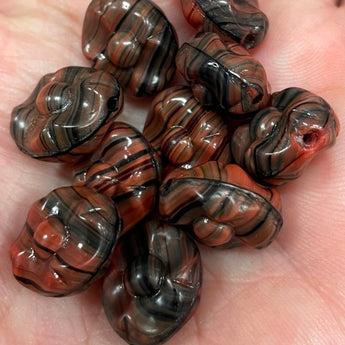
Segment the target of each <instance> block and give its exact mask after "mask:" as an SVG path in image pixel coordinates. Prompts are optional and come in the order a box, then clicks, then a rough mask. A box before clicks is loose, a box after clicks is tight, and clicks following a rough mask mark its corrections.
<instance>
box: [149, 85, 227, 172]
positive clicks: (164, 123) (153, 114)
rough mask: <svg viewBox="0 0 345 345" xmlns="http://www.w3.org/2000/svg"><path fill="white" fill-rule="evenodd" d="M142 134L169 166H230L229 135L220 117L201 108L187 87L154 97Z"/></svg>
mask: <svg viewBox="0 0 345 345" xmlns="http://www.w3.org/2000/svg"><path fill="white" fill-rule="evenodd" d="M143 134H144V136H145V138H146V139H147V140H148V141H149V142H150V144H151V145H152V147H153V148H154V149H155V150H156V151H157V152H158V154H159V155H161V156H162V160H163V161H164V162H166V163H167V164H169V165H171V166H180V165H182V166H184V167H187V168H190V167H193V166H195V165H199V164H203V163H206V162H207V161H209V160H218V161H219V163H220V164H227V163H229V162H230V146H229V134H228V129H227V126H226V124H225V123H224V121H223V119H222V117H221V115H219V114H218V113H216V112H215V111H212V110H208V109H205V108H204V107H202V106H201V105H200V103H199V102H198V101H197V100H196V99H195V98H194V97H193V93H192V90H191V89H190V88H189V87H186V86H174V87H171V88H168V89H166V90H164V91H162V92H161V93H159V94H158V95H157V96H156V97H155V99H154V100H153V102H152V106H151V109H150V111H149V115H148V118H147V120H146V123H145V127H144V131H143Z"/></svg>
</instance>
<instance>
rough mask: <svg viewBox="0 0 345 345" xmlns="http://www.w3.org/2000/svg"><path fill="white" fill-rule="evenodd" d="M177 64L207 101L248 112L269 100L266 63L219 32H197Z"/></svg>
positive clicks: (184, 45)
mask: <svg viewBox="0 0 345 345" xmlns="http://www.w3.org/2000/svg"><path fill="white" fill-rule="evenodd" d="M176 65H177V68H178V70H179V71H180V73H181V74H182V75H183V77H184V78H185V79H186V80H187V81H188V82H189V83H190V84H191V86H192V89H193V94H194V96H195V97H196V98H197V99H198V100H199V102H200V103H201V104H203V105H206V106H220V107H221V108H222V109H224V110H225V111H227V112H229V113H234V114H245V113H250V112H253V111H256V110H258V109H261V108H263V107H264V106H265V105H266V104H267V102H268V101H269V90H268V88H269V85H268V82H267V77H266V72H265V70H264V68H263V67H262V65H261V64H260V63H259V62H258V61H257V60H255V59H254V58H253V57H251V56H250V55H249V53H248V51H247V50H246V49H245V48H243V47H241V46H240V45H239V44H238V43H236V42H235V41H229V42H227V43H224V42H222V40H221V38H220V36H219V35H217V34H215V33H202V34H197V35H196V36H195V37H194V38H193V39H192V40H190V41H188V42H186V43H184V44H183V45H182V47H181V48H180V49H179V51H178V53H177V57H176Z"/></svg>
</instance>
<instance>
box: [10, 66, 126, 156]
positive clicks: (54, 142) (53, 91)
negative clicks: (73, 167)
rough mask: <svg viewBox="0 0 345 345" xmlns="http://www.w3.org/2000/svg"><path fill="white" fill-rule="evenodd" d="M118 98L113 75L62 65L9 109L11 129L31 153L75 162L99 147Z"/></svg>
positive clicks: (117, 107) (117, 108)
mask: <svg viewBox="0 0 345 345" xmlns="http://www.w3.org/2000/svg"><path fill="white" fill-rule="evenodd" d="M122 101H123V96H122V92H121V89H120V87H119V84H118V83H117V81H116V79H115V78H114V77H113V76H112V75H111V74H109V73H106V72H102V71H96V70H94V69H91V68H86V67H76V66H71V67H65V68H62V69H60V70H58V71H57V72H56V73H51V74H47V75H45V76H44V77H42V79H41V80H40V81H39V83H38V84H37V86H36V88H35V89H34V91H33V92H32V94H31V96H30V97H29V98H28V99H27V100H26V101H25V102H24V103H23V104H20V105H18V106H17V107H15V108H14V109H13V112H12V119H11V124H10V128H11V134H12V137H13V138H14V140H15V142H16V144H17V146H18V147H19V149H20V150H21V151H23V152H24V153H26V154H28V155H30V156H32V157H34V158H38V159H43V160H48V161H63V162H75V161H77V160H80V159H81V158H82V157H84V155H85V154H88V153H90V152H92V151H93V150H94V149H95V147H97V145H98V144H99V142H100V140H101V139H102V137H103V135H104V133H105V132H106V130H107V129H108V127H109V126H110V123H111V120H113V119H114V118H115V117H116V115H117V114H118V113H119V112H120V110H121V108H122Z"/></svg>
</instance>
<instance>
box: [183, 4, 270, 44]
mask: <svg viewBox="0 0 345 345" xmlns="http://www.w3.org/2000/svg"><path fill="white" fill-rule="evenodd" d="M181 5H182V9H183V14H184V16H185V18H186V19H187V21H188V22H189V24H191V25H192V26H193V27H195V28H196V29H197V30H198V31H202V32H215V33H218V34H219V35H224V37H225V39H226V38H227V37H230V38H231V39H233V40H235V41H236V42H238V43H240V44H241V45H242V46H244V47H245V48H246V49H250V48H254V47H256V46H257V45H259V44H260V43H261V42H262V41H263V40H264V38H265V36H266V33H267V30H268V19H267V17H266V15H265V14H264V13H263V12H261V11H260V10H259V9H258V4H257V1H256V0H250V1H248V0H247V1H246V0H225V1H224V0H216V1H215V0H181Z"/></svg>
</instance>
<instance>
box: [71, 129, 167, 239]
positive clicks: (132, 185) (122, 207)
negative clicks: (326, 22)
mask: <svg viewBox="0 0 345 345" xmlns="http://www.w3.org/2000/svg"><path fill="white" fill-rule="evenodd" d="M160 174H161V164H160V160H159V158H158V157H157V155H156V154H155V153H154V151H153V149H152V147H151V146H150V144H149V143H148V142H147V140H146V139H145V137H144V136H143V135H142V134H141V133H140V132H139V131H138V130H136V129H135V128H134V127H132V126H130V125H128V124H126V123H123V122H114V123H113V124H112V126H111V127H110V128H109V130H108V132H107V134H106V135H105V136H104V138H103V140H102V142H101V144H100V146H99V147H98V148H97V150H96V151H95V153H94V154H93V155H92V157H91V158H90V160H89V161H88V163H87V164H86V165H85V166H83V167H82V168H80V169H79V171H77V172H76V175H75V178H74V182H73V184H74V186H87V187H89V188H93V189H95V190H97V191H98V192H99V193H102V194H104V195H106V196H108V197H110V198H111V199H112V200H113V202H114V203H115V205H116V208H117V211H118V213H119V215H120V217H121V219H122V222H123V229H122V234H123V233H125V232H126V231H127V230H129V229H130V228H131V227H133V225H135V224H136V223H138V222H139V221H140V220H142V219H143V218H145V217H146V216H147V215H148V214H149V213H151V212H152V211H153V208H154V206H155V205H156V202H157V198H158V188H159V181H160ZM133 211H135V217H133Z"/></svg>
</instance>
